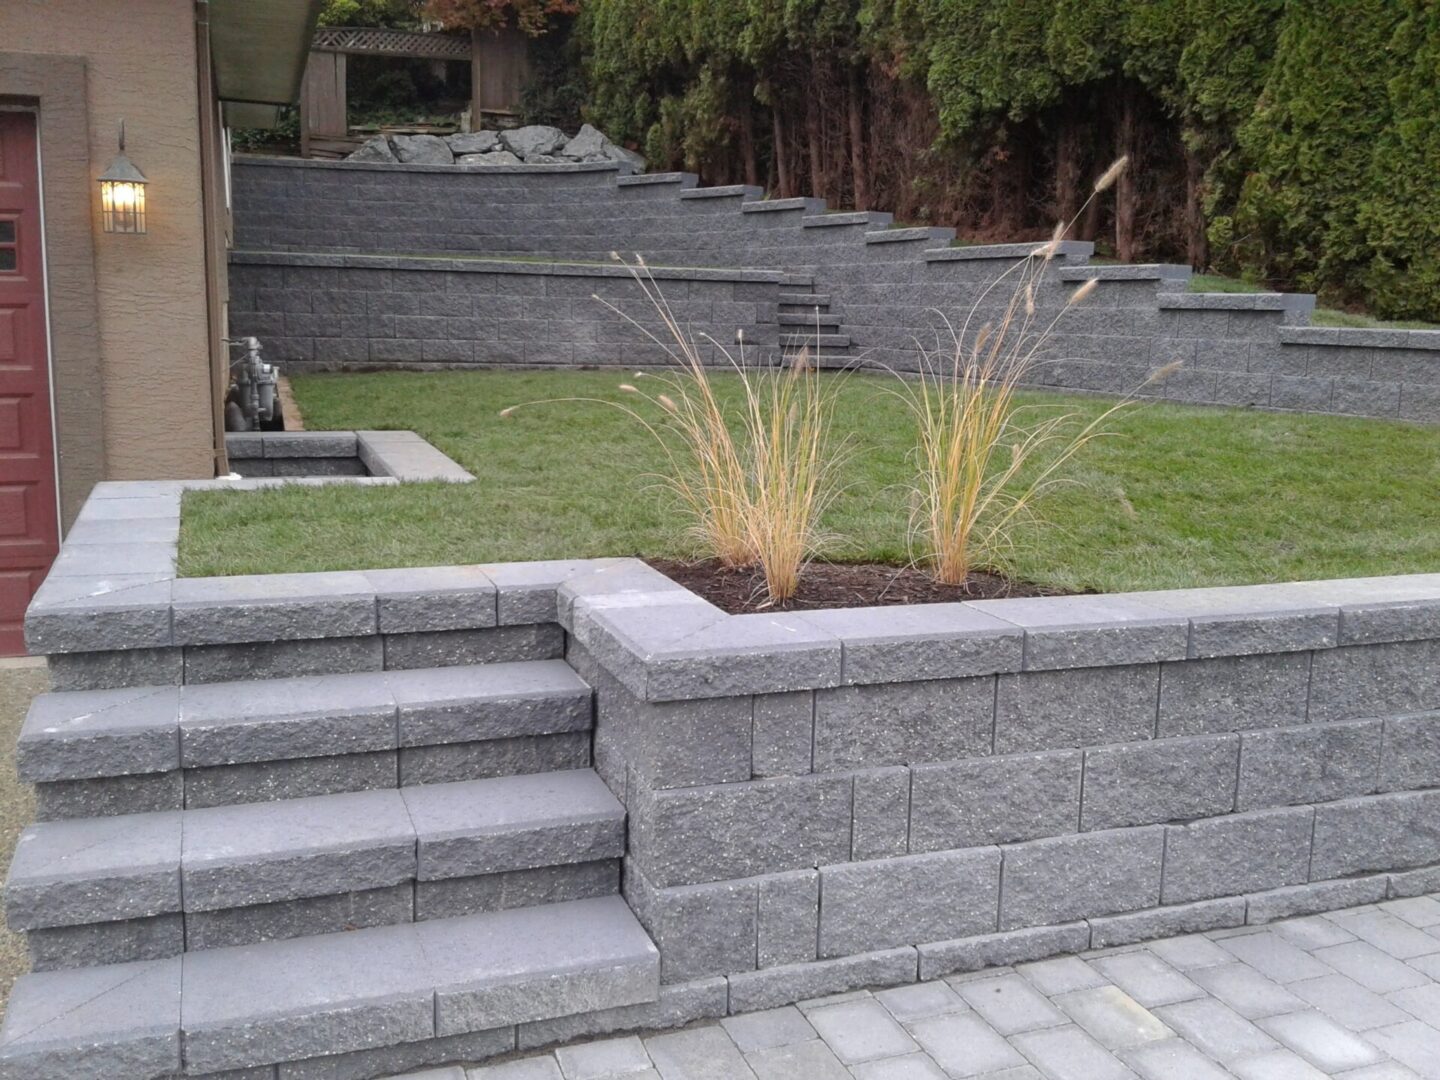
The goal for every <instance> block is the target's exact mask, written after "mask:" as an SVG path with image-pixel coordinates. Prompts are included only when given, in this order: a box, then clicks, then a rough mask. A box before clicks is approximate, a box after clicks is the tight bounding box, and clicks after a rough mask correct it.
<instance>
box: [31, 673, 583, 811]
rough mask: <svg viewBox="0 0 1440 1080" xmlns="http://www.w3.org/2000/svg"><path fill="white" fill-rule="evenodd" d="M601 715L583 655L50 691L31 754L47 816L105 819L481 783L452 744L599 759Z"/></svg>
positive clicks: (34, 724) (556, 759)
mask: <svg viewBox="0 0 1440 1080" xmlns="http://www.w3.org/2000/svg"><path fill="white" fill-rule="evenodd" d="M590 725H591V692H590V688H589V687H588V686H587V685H586V684H585V683H584V681H583V680H581V679H580V677H579V676H578V675H576V674H575V672H574V671H573V670H572V669H571V668H570V667H569V665H567V664H566V663H565V662H564V661H561V660H534V661H518V662H512V663H496V664H477V665H469V666H460V667H442V668H421V669H413V670H406V671H383V672H380V671H376V672H360V673H356V674H349V675H309V676H301V677H298V678H292V679H270V680H257V681H246V682H238V683H205V684H196V685H188V686H183V687H173V686H172V687H138V688H132V689H121V690H82V691H69V692H61V693H51V694H42V695H41V696H40V697H38V698H36V699H35V701H34V703H33V704H32V705H31V707H30V712H29V714H28V715H27V716H26V718H25V723H24V725H23V726H22V728H21V732H20V739H19V742H18V745H17V750H16V763H17V768H18V771H19V774H20V777H21V779H22V780H26V781H29V782H31V783H34V784H37V785H38V787H39V795H40V800H39V801H40V811H41V816H42V817H74V816H93V815H98V814H113V813H138V812H142V811H146V810H158V809H180V808H181V807H188V806H199V805H214V804H215V803H216V802H221V803H224V802H252V801H258V800H261V799H265V798H270V799H276V798H287V797H295V796H299V795H306V794H319V793H321V791H322V790H325V791H330V790H356V789H359V788H369V787H389V788H393V787H396V786H397V785H400V784H406V783H409V782H431V781H434V780H437V779H439V780H446V779H449V780H453V779H469V778H473V777H472V775H466V776H460V775H447V774H445V773H444V771H443V770H442V769H439V768H438V766H436V764H435V763H436V761H437V760H439V759H442V758H444V757H445V756H446V751H444V750H443V749H442V748H444V747H452V748H454V749H453V752H451V753H449V755H448V756H449V757H450V758H451V759H453V760H452V764H453V765H454V767H455V768H460V769H463V768H464V762H463V761H462V760H461V759H462V758H464V757H467V756H468V757H473V758H476V759H477V762H476V767H477V768H482V770H483V768H484V764H485V763H484V762H481V761H479V760H478V759H479V758H483V757H485V756H486V755H484V754H483V753H481V752H480V751H483V750H485V749H487V748H488V749H490V750H492V751H494V753H492V754H490V755H489V757H490V758H491V759H493V760H492V761H491V762H490V763H489V764H490V768H491V769H493V770H495V771H491V772H489V773H485V772H483V771H482V772H481V773H479V774H473V775H497V774H498V773H500V772H516V771H525V772H533V771H547V769H548V768H550V767H556V766H557V765H559V766H560V767H563V766H564V765H565V764H568V765H571V766H573V765H575V764H581V765H583V764H588V758H587V759H586V760H577V755H580V754H581V751H584V752H585V753H587V754H588V751H585V750H584V748H585V745H586V744H587V743H588V736H587V735H586V734H585V733H586V732H588V730H589V728H590ZM572 743H573V746H572V745H571V744H572ZM547 747H548V748H550V749H552V750H555V751H557V753H546V752H542V751H543V750H544V748H547ZM526 754H528V755H529V756H530V757H531V758H533V759H534V763H535V764H538V765H540V766H541V767H540V768H538V769H537V768H525V767H524V765H525V762H524V761H518V762H514V763H513V765H514V767H510V765H507V763H506V762H505V761H504V760H502V759H503V758H505V757H507V756H508V757H511V758H515V757H517V755H518V756H519V757H522V758H523V757H524V756H525V755H526ZM581 756H583V755H581ZM407 766H409V768H407ZM407 773H409V774H411V775H410V776H409V777H408V778H407ZM417 777H418V778H419V779H418V780H417ZM337 784H338V785H339V786H338V787H337V786H334V785H337ZM187 789H188V790H187ZM267 791H269V792H270V794H268V795H267V794H266V792H267Z"/></svg>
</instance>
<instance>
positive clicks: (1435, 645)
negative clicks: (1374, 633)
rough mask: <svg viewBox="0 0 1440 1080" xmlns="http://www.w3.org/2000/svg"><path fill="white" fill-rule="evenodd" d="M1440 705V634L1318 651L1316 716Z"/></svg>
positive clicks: (1416, 709)
mask: <svg viewBox="0 0 1440 1080" xmlns="http://www.w3.org/2000/svg"><path fill="white" fill-rule="evenodd" d="M1434 708H1440V639H1436V640H1430V641H1399V642H1393V643H1390V644H1385V645H1350V646H1342V647H1341V648H1338V649H1324V650H1322V651H1320V652H1317V653H1316V654H1315V665H1314V671H1313V675H1312V678H1311V689H1310V719H1311V720H1312V721H1315V720H1348V719H1351V718H1363V717H1367V716H1385V715H1392V714H1395V713H1409V712H1422V711H1424V710H1427V709H1434Z"/></svg>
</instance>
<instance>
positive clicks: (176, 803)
mask: <svg viewBox="0 0 1440 1080" xmlns="http://www.w3.org/2000/svg"><path fill="white" fill-rule="evenodd" d="M184 804H185V797H184V787H183V785H182V782H181V774H180V770H178V769H176V770H174V771H173V772H165V773H140V774H137V775H135V776H98V777H94V778H92V779H88V780H53V781H49V782H46V783H39V784H36V785H35V817H36V820H38V821H58V820H63V819H70V818H88V817H106V816H109V815H111V814H145V813H152V812H155V811H160V810H179V809H181V808H182V807H183V806H184Z"/></svg>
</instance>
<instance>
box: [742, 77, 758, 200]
mask: <svg viewBox="0 0 1440 1080" xmlns="http://www.w3.org/2000/svg"><path fill="white" fill-rule="evenodd" d="M740 158H741V160H742V161H743V162H744V165H745V183H747V184H749V185H750V186H751V187H758V186H759V184H760V163H759V162H757V161H756V160H755V104H754V102H753V101H751V100H750V98H749V97H747V98H746V99H745V101H744V102H742V103H741V105H740Z"/></svg>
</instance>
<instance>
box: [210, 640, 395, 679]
mask: <svg viewBox="0 0 1440 1080" xmlns="http://www.w3.org/2000/svg"><path fill="white" fill-rule="evenodd" d="M184 653H185V682H186V683H187V684H188V683H212V682H237V681H240V680H256V679H284V678H290V677H298V676H301V675H339V674H344V673H347V672H355V671H379V670H380V668H381V666H382V652H381V639H380V637H379V636H378V635H375V634H372V635H370V636H369V637H351V638H343V637H342V638H319V639H315V640H305V641H259V642H250V643H246V644H240V645H187V646H186V647H185V650H184Z"/></svg>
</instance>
